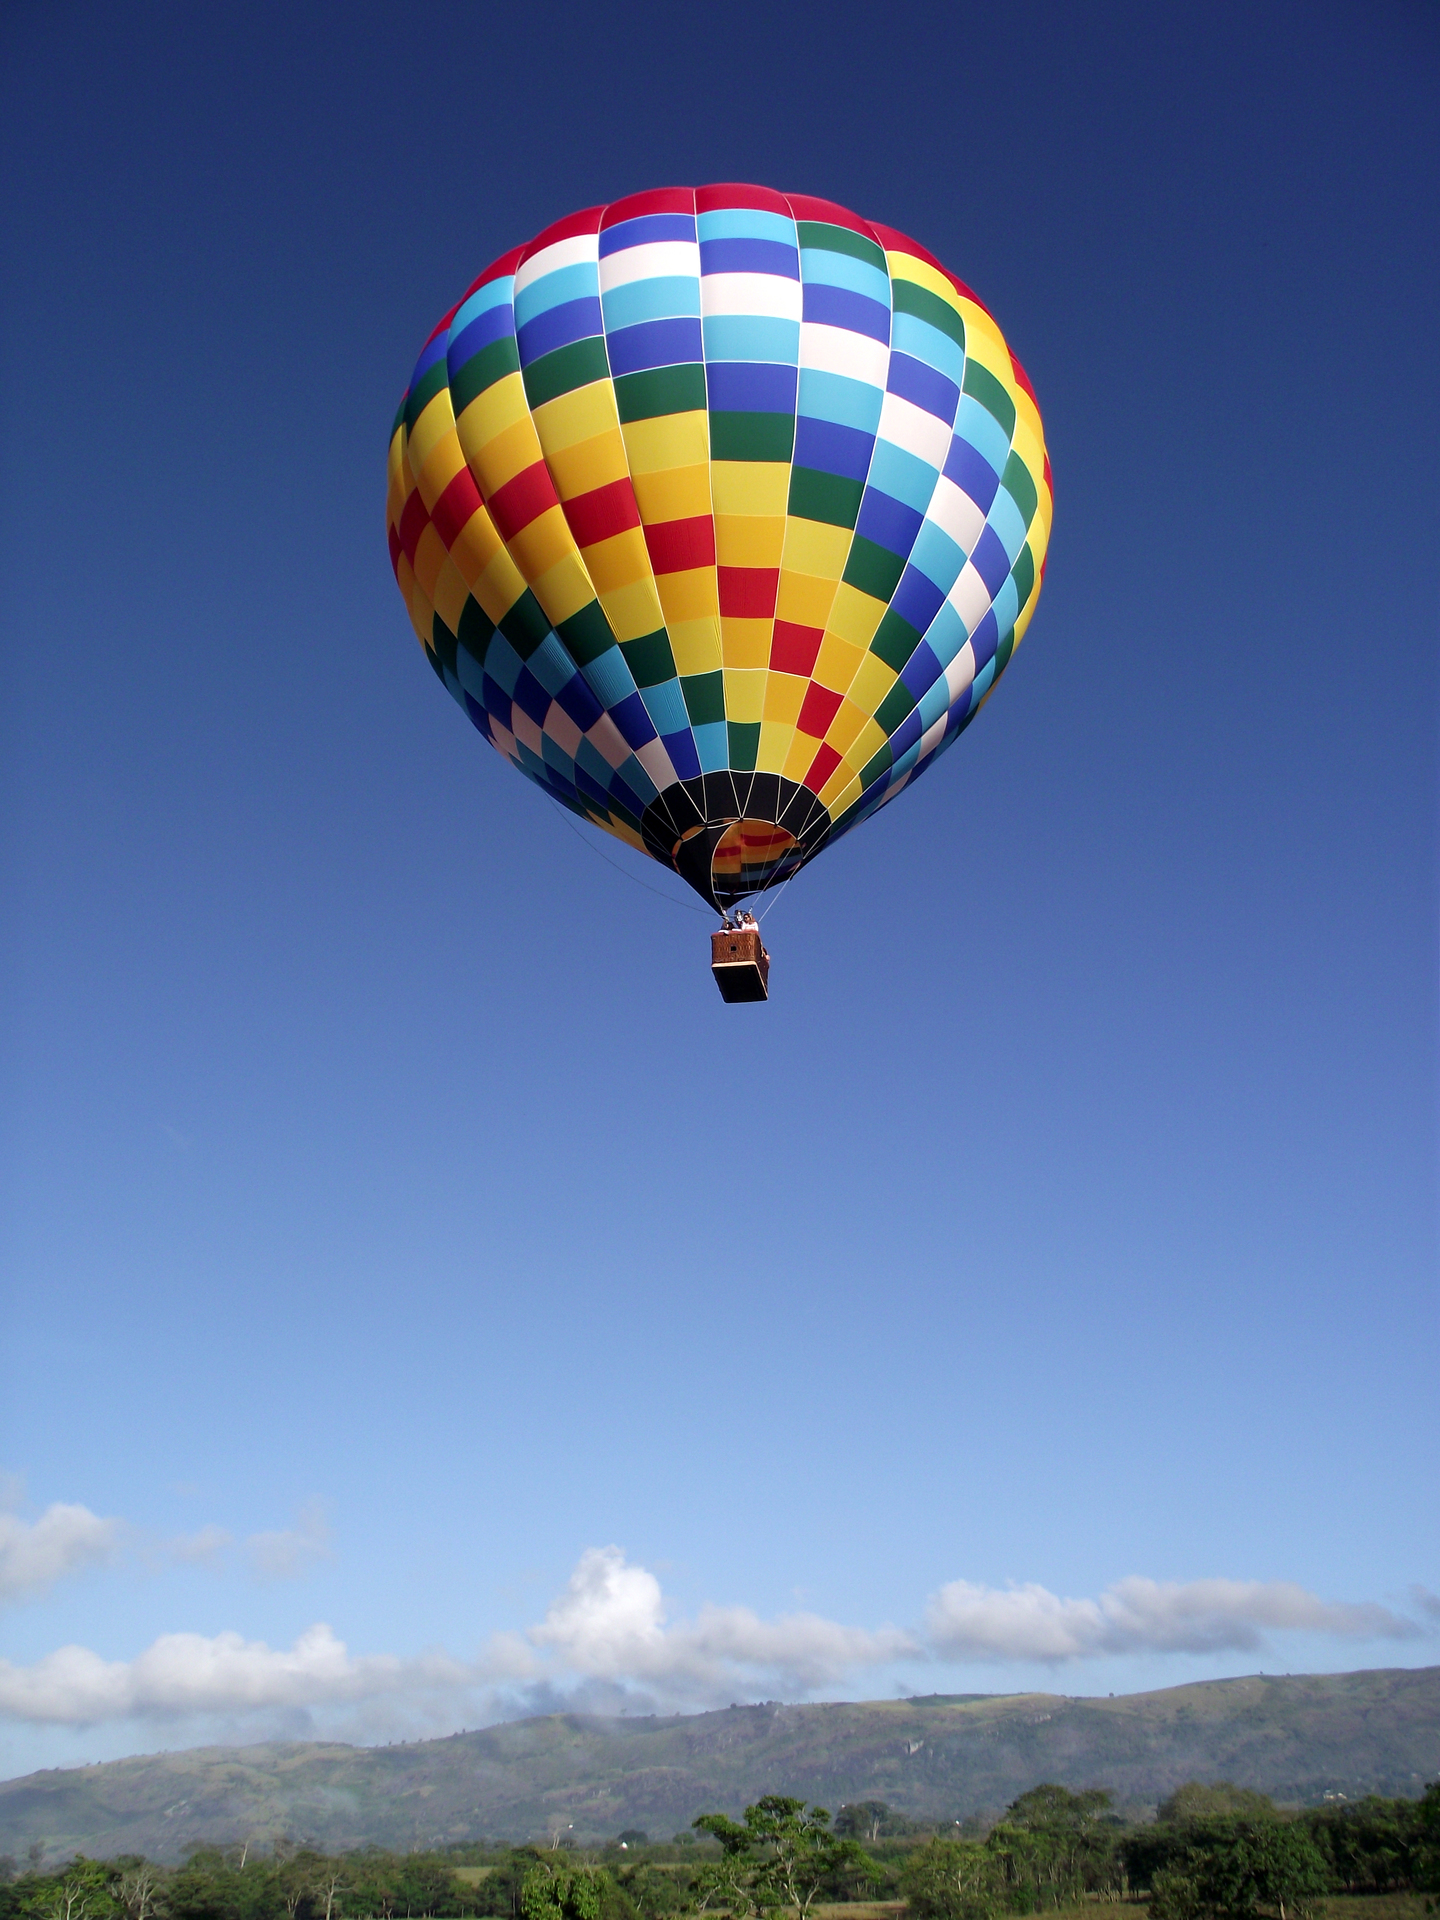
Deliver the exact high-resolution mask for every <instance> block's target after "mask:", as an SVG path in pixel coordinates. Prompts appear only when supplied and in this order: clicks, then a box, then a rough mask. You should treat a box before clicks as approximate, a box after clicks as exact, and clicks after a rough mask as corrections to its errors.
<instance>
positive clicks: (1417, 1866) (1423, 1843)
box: [1413, 1780, 1440, 1911]
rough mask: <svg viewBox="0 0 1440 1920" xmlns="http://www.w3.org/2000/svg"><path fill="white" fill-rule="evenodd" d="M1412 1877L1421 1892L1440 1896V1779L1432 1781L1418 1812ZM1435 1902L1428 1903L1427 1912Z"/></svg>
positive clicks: (1421, 1798) (1418, 1807)
mask: <svg viewBox="0 0 1440 1920" xmlns="http://www.w3.org/2000/svg"><path fill="white" fill-rule="evenodd" d="M1413 1860H1414V1866H1413V1876H1414V1881H1415V1885H1416V1886H1417V1887H1418V1888H1419V1889H1420V1891H1421V1892H1422V1893H1440V1780H1432V1781H1431V1782H1430V1784H1429V1785H1428V1786H1427V1787H1426V1789H1425V1791H1424V1792H1423V1793H1422V1794H1421V1796H1420V1803H1419V1805H1418V1806H1417V1807H1416V1809H1415V1838H1414V1843H1413ZM1431 1907H1432V1903H1431V1902H1429V1901H1427V1902H1426V1908H1427V1911H1428V1910H1431Z"/></svg>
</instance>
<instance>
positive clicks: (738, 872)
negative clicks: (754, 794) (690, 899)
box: [710, 819, 802, 895]
mask: <svg viewBox="0 0 1440 1920" xmlns="http://www.w3.org/2000/svg"><path fill="white" fill-rule="evenodd" d="M801 857H802V856H801V853H800V842H799V841H798V840H797V839H796V838H795V836H794V834H793V833H790V832H789V831H788V830H787V829H786V828H784V827H777V826H776V825H775V824H774V822H773V821H770V820H744V819H742V820H732V821H731V823H730V825H729V826H728V827H726V829H725V831H724V832H723V833H722V834H721V835H720V838H719V839H718V840H717V841H716V842H715V850H714V852H713V853H712V854H711V855H710V891H711V892H712V893H714V894H717V895H718V894H720V893H727V894H732V895H740V894H746V893H759V892H760V891H761V890H762V889H763V888H765V887H768V886H771V885H773V884H774V883H775V882H776V881H778V880H782V879H787V878H788V877H789V875H790V874H792V873H794V872H795V871H796V869H797V868H798V867H799V865H800V861H801Z"/></svg>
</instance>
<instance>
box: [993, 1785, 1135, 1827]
mask: <svg viewBox="0 0 1440 1920" xmlns="http://www.w3.org/2000/svg"><path fill="white" fill-rule="evenodd" d="M1109 1811H1110V1795H1109V1794H1108V1793H1106V1792H1105V1791H1104V1790H1103V1789H1102V1788H1100V1787H1089V1788H1087V1789H1086V1790H1085V1791H1084V1792H1083V1793H1072V1792H1071V1791H1070V1789H1069V1788H1068V1787H1060V1786H1056V1785H1055V1784H1054V1782H1053V1781H1046V1782H1045V1783H1044V1784H1043V1785H1041V1786H1038V1787H1031V1789H1030V1791H1029V1792H1028V1793H1022V1794H1021V1795H1020V1798H1019V1799H1018V1800H1012V1801H1011V1802H1010V1805H1009V1806H1008V1807H1007V1808H1006V1809H1005V1823H1006V1825H1007V1826H1011V1827H1021V1828H1024V1829H1026V1830H1027V1831H1029V1830H1033V1829H1035V1828H1040V1827H1088V1826H1092V1825H1093V1824H1094V1823H1095V1821H1097V1820H1098V1819H1100V1818H1101V1816H1102V1815H1104V1814H1107V1813H1108V1812H1109Z"/></svg>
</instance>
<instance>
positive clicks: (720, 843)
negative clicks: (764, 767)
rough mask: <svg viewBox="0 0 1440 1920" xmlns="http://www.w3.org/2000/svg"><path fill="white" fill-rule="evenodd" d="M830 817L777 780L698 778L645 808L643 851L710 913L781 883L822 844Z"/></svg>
mask: <svg viewBox="0 0 1440 1920" xmlns="http://www.w3.org/2000/svg"><path fill="white" fill-rule="evenodd" d="M830 824H831V823H830V815H829V811H828V809H827V808H825V807H824V806H822V805H821V803H820V801H819V799H818V798H817V796H816V795H815V794H814V793H812V792H810V790H809V789H808V788H805V787H801V786H798V785H797V784H796V783H795V782H794V781H792V780H787V779H785V778H784V776H783V775H779V774H750V775H746V774H734V773H731V774H723V775H702V776H701V777H700V779H698V780H687V781H683V782H680V783H677V785H675V786H673V787H670V788H668V789H667V790H666V791H665V792H664V793H662V794H661V795H660V796H659V797H658V799H656V800H655V801H653V802H652V803H651V805H650V806H649V807H648V808H647V809H646V816H645V820H644V822H643V823H642V830H643V832H644V836H645V843H646V846H647V848H648V849H649V851H650V852H651V853H653V854H654V855H655V857H656V858H657V859H659V860H661V861H663V862H664V864H665V865H667V866H669V867H671V868H672V869H673V870H674V871H675V872H676V873H677V874H679V876H680V878H681V879H682V880H684V881H685V882H686V883H687V884H688V885H689V886H690V887H692V888H693V889H694V891H695V892H696V893H698V894H699V895H700V897H701V899H702V900H705V901H707V902H708V903H709V904H710V905H712V906H715V907H720V908H724V907H728V906H733V905H734V904H735V903H736V902H737V901H740V900H743V899H745V898H746V897H747V896H748V895H751V894H756V893H763V892H764V891H765V890H766V889H767V888H768V887H775V886H779V885H781V884H782V883H783V882H784V881H786V880H788V879H789V878H790V877H791V876H792V875H793V874H796V873H798V872H799V871H800V869H801V867H803V866H804V865H805V863H806V861H807V860H810V859H812V858H813V857H814V856H815V854H817V853H818V852H819V851H820V849H821V847H822V846H823V845H824V844H825V841H826V839H827V838H828V836H829V832H830Z"/></svg>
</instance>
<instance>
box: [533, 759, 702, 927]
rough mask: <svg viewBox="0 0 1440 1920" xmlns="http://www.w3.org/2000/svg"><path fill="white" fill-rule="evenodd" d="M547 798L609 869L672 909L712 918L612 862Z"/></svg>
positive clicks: (550, 798)
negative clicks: (683, 909)
mask: <svg viewBox="0 0 1440 1920" xmlns="http://www.w3.org/2000/svg"><path fill="white" fill-rule="evenodd" d="M537 784H538V782H537ZM540 791H541V792H542V793H545V789H544V788H543V787H541V788H540ZM545 798H546V799H547V800H548V801H549V802H550V804H551V806H552V807H554V809H555V811H556V812H557V813H558V814H559V816H560V818H561V819H562V820H563V821H564V822H565V824H566V826H567V827H569V829H570V831H571V832H572V833H573V834H574V836H575V838H576V839H577V840H578V841H579V842H580V844H581V846H582V847H588V848H589V849H590V851H591V853H593V854H594V855H595V857H596V859H597V860H603V861H604V862H605V864H606V866H607V867H614V869H615V871H616V872H617V873H623V874H624V876H625V878H626V879H627V880H633V881H634V882H635V885H636V886H637V887H644V889H645V891H646V893H653V894H654V895H655V897H656V899H657V900H664V901H666V902H668V904H669V905H670V906H672V907H684V908H685V910H686V912H687V913H698V914H701V915H702V916H703V917H704V918H705V919H707V920H708V919H709V918H710V916H709V914H708V913H706V912H705V909H704V908H703V907H692V906H691V905H690V902H689V901H688V900H677V899H676V898H675V896H674V894H673V893H665V892H663V891H662V890H661V889H660V888H659V887H652V886H651V885H650V883H649V881H648V880H642V879H641V878H640V876H639V874H638V873H631V871H630V869H629V868H628V867H622V866H621V864H620V862H619V861H618V860H612V859H611V858H610V856H609V854H608V853H603V852H602V851H601V850H600V848H599V847H597V846H596V845H595V842H594V841H593V840H588V839H587V838H586V837H585V835H584V834H583V833H582V832H581V831H580V829H579V827H577V826H576V824H575V822H574V821H573V820H572V819H571V817H570V815H569V813H568V812H567V811H566V809H565V808H564V807H562V806H561V804H560V802H559V801H558V800H557V799H556V798H555V796H554V795H553V794H550V793H545Z"/></svg>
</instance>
